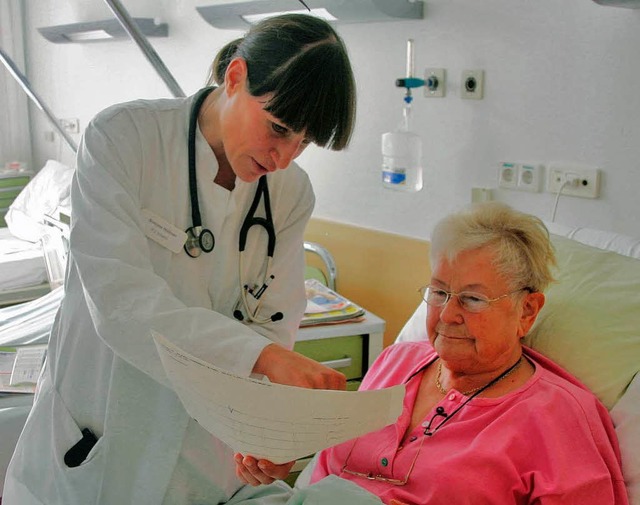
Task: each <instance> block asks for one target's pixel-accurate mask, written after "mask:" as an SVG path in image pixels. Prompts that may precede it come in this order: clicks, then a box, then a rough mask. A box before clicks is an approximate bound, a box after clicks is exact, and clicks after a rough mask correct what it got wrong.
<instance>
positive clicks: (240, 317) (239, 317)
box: [233, 309, 244, 321]
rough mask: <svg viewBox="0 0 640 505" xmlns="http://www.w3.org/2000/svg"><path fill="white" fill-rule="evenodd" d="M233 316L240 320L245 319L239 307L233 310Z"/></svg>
mask: <svg viewBox="0 0 640 505" xmlns="http://www.w3.org/2000/svg"><path fill="white" fill-rule="evenodd" d="M233 317H235V318H236V319H237V320H238V321H243V320H244V315H243V314H242V311H241V310H239V309H236V310H234V311H233Z"/></svg>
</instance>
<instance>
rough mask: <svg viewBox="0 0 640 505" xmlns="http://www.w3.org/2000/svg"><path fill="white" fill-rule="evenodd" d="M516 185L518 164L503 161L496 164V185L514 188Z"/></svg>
mask: <svg viewBox="0 0 640 505" xmlns="http://www.w3.org/2000/svg"><path fill="white" fill-rule="evenodd" d="M517 186H518V165H517V163H511V162H508V161H503V162H501V163H500V164H499V165H498V187H500V188H504V189H516V187H517Z"/></svg>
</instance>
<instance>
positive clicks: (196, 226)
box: [184, 87, 284, 324]
mask: <svg viewBox="0 0 640 505" xmlns="http://www.w3.org/2000/svg"><path fill="white" fill-rule="evenodd" d="M214 89H215V88H213V87H211V88H204V89H203V90H202V91H200V92H199V94H198V95H197V96H196V98H195V100H194V102H193V105H192V107H191V112H190V116H189V137H188V155H189V195H190V197H191V221H192V224H193V226H191V227H189V228H187V230H186V233H187V240H186V242H185V244H184V250H185V252H186V253H187V254H188V255H189V256H190V257H192V258H197V257H199V256H200V255H201V254H202V252H205V253H210V252H211V251H213V248H214V247H215V243H216V241H215V238H214V236H213V232H212V231H211V230H209V229H208V228H203V226H202V218H201V216H200V206H199V203H198V183H197V180H196V128H197V127H198V113H199V112H200V108H201V107H202V104H203V102H204V100H205V99H206V98H207V96H209V93H211V92H212V91H213V90H214ZM260 200H264V210H265V215H266V217H257V216H256V210H257V209H258V206H259V205H260ZM255 225H257V226H262V227H263V228H264V229H265V231H266V232H267V237H268V242H267V268H266V269H265V274H264V277H263V280H262V283H261V284H256V285H253V286H249V285H248V284H243V282H242V257H243V254H242V253H244V250H245V247H246V245H247V236H248V235H249V230H250V229H251V227H252V226H255ZM275 248H276V230H275V227H274V226H273V218H272V216H271V200H270V198H269V186H268V184H267V177H266V176H265V175H263V176H262V177H260V179H259V180H258V187H257V189H256V194H255V196H254V197H253V202H251V207H250V208H249V212H247V215H246V216H245V218H244V221H243V222H242V226H241V227H240V237H239V240H238V250H239V252H240V254H239V261H238V268H239V273H238V278H239V279H240V298H239V300H238V302H237V303H236V305H235V307H234V310H233V317H235V318H236V319H237V320H239V321H243V320H244V319H245V318H246V319H247V320H249V321H251V322H254V323H258V324H264V323H268V322H276V321H280V320H281V319H283V318H284V315H283V314H282V312H275V313H274V314H272V315H271V317H268V318H261V317H259V316H258V312H259V311H260V307H261V305H262V297H263V296H264V293H265V291H266V290H267V288H268V287H269V284H270V282H271V281H272V280H273V279H274V275H273V274H269V272H270V271H271V264H272V262H273V253H274V251H275ZM249 296H252V297H253V298H254V299H255V300H256V301H257V303H256V307H255V308H254V309H253V310H251V309H250V308H249V298H248V297H249ZM243 306H244V312H243V310H242V309H243Z"/></svg>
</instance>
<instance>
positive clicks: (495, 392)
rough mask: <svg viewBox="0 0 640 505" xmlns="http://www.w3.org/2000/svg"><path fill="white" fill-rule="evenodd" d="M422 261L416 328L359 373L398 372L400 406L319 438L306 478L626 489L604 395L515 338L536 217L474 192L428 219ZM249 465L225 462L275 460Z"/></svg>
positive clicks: (394, 498)
mask: <svg viewBox="0 0 640 505" xmlns="http://www.w3.org/2000/svg"><path fill="white" fill-rule="evenodd" d="M431 262H432V267H433V274H432V277H431V281H430V283H429V285H428V286H425V287H424V288H423V289H422V294H423V296H424V299H425V301H426V302H427V304H428V315H427V321H426V328H427V334H428V338H429V342H406V343H399V344H396V345H393V346H390V347H388V348H387V349H385V350H384V352H383V353H382V354H381V356H380V357H379V358H378V360H377V361H376V363H375V364H374V365H373V367H372V368H371V370H370V371H369V373H368V374H367V376H366V378H365V380H364V382H363V384H362V387H361V389H379V388H384V387H389V386H392V385H395V384H399V383H403V384H405V385H406V396H405V399H404V408H403V412H402V414H401V415H400V417H399V418H398V420H397V422H396V423H395V424H394V425H390V426H387V427H386V428H384V429H382V430H380V431H376V432H373V433H370V434H368V435H366V436H363V437H360V438H357V439H355V440H351V441H349V442H346V443H344V444H341V445H338V446H336V447H333V448H330V449H327V450H325V451H323V452H321V453H320V455H319V457H318V458H317V463H316V466H315V468H314V471H313V474H312V478H311V481H312V482H317V481H319V480H321V479H323V478H324V477H326V476H328V475H332V474H333V475H337V476H340V477H341V478H343V479H347V480H350V481H352V482H354V483H356V484H358V485H359V486H361V487H363V488H364V489H366V490H368V491H370V492H371V493H373V494H374V495H377V496H378V497H380V499H381V500H382V501H383V502H384V503H394V504H436V503H438V504H439V503H442V504H461V503H468V504H474V505H476V504H483V503H492V504H534V503H535V504H543V505H547V504H555V503H562V504H564V505H567V504H582V505H584V504H598V505H603V504H626V503H628V501H627V497H626V492H625V488H624V482H623V478H622V474H621V469H620V458H619V450H618V445H617V440H616V438H615V433H614V431H613V425H612V422H611V420H610V418H609V415H608V413H607V411H606V409H605V407H604V406H603V405H602V404H601V403H600V402H599V401H598V400H597V399H596V397H595V396H594V395H593V394H592V393H590V392H589V391H588V390H586V388H585V387H584V386H583V385H581V384H580V383H579V382H578V381H577V380H576V379H575V378H573V377H572V376H570V375H569V374H568V373H567V372H565V371H564V370H563V369H562V368H560V367H559V366H558V365H556V364H555V363H553V362H551V361H550V360H549V359H547V358H545V357H544V356H542V355H540V354H538V353H536V352H535V351H533V350H531V349H528V348H526V347H524V346H523V345H522V338H523V337H524V336H525V335H526V334H527V332H528V331H529V329H530V328H531V326H532V325H533V323H534V321H535V320H536V316H537V315H538V313H539V311H540V309H541V308H542V306H543V305H544V301H545V297H544V294H543V291H544V289H545V288H546V286H547V285H548V284H549V283H550V282H551V281H552V274H551V267H552V266H553V265H554V264H555V257H554V252H553V249H552V246H551V244H550V241H549V237H548V233H547V230H546V228H545V227H544V225H543V223H542V222H541V221H540V220H539V219H537V218H535V217H533V216H530V215H527V214H522V213H520V212H516V211H515V210H512V209H511V208H509V207H507V206H505V205H501V204H497V203H488V204H481V205H477V206H475V207H472V208H470V209H469V210H467V211H464V212H461V213H458V214H454V215H452V216H449V217H447V218H445V219H444V220H442V221H441V222H440V223H439V224H438V225H437V226H436V228H435V230H434V233H433V236H432V244H431ZM576 351H577V352H579V349H577V350H576ZM262 467H263V468H265V469H266V470H265V472H264V473H263V474H260V473H259V472H253V473H252V472H251V471H250V470H249V469H248V467H247V466H246V465H245V466H240V467H239V470H238V471H239V473H240V474H242V475H244V476H245V479H247V480H251V479H255V478H258V480H259V479H260V478H261V477H264V476H266V475H271V476H275V475H277V470H279V468H278V467H271V466H270V465H269V464H268V463H266V462H262ZM253 468H255V467H253ZM267 480H268V479H267Z"/></svg>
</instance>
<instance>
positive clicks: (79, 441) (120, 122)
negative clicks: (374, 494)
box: [3, 15, 355, 505]
mask: <svg viewBox="0 0 640 505" xmlns="http://www.w3.org/2000/svg"><path fill="white" fill-rule="evenodd" d="M212 76H213V79H214V80H217V82H218V83H219V87H212V88H211V89H206V90H204V91H201V92H200V93H198V94H197V95H196V96H197V97H201V98H202V99H203V101H202V103H201V106H200V107H199V110H195V111H192V109H193V105H194V97H189V98H186V99H171V100H155V101H143V100H139V101H135V102H131V103H127V104H121V105H116V106H113V107H110V108H108V109H106V110H105V111H103V112H101V113H100V114H98V115H97V117H96V118H95V119H94V120H93V121H92V122H91V124H90V125H89V126H88V127H87V129H86V131H85V133H84V137H83V141H82V143H81V147H80V150H79V152H78V160H77V171H76V174H75V177H74V181H73V188H72V208H73V215H72V228H71V250H70V254H69V265H68V269H67V277H66V281H65V289H66V296H65V298H64V301H63V303H62V306H61V309H60V311H59V313H58V315H57V317H56V321H55V324H54V327H53V330H52V334H51V339H50V344H49V352H48V358H47V365H46V367H45V370H44V372H43V376H42V379H41V381H40V384H39V390H38V394H37V395H36V400H35V404H34V407H33V410H32V412H31V415H30V416H29V419H28V420H27V423H26V426H25V429H24V431H23V433H22V435H21V437H20V440H19V442H18V445H17V448H16V451H15V453H14V456H13V459H12V461H11V464H10V467H9V470H8V476H7V480H6V484H5V488H4V496H3V501H4V503H5V504H6V505H31V504H33V505H36V504H38V505H40V504H47V505H53V504H60V505H88V504H101V505H105V504H113V505H124V504H134V503H135V504H136V505H141V504H149V505H158V504H176V505H177V504H180V505H181V504H204V503H207V504H214V503H225V502H228V503H240V502H242V501H243V500H245V499H247V498H249V497H250V496H255V495H256V493H257V494H258V495H260V496H264V495H274V498H275V496H277V494H278V493H280V492H281V488H278V487H277V486H271V487H264V488H261V489H258V490H257V491H256V490H254V489H250V488H243V487H242V484H241V482H240V481H239V480H238V479H237V478H236V476H235V472H234V462H233V453H232V451H231V449H230V448H228V447H227V446H225V445H224V444H223V443H222V442H220V441H219V440H217V439H215V438H214V437H213V436H211V435H210V434H209V433H207V432H206V431H204V429H202V428H201V427H200V426H199V425H198V424H197V422H195V421H194V420H193V419H191V418H190V417H189V415H188V414H187V412H186V411H185V410H184V408H183V406H182V404H181V403H180V401H179V399H178V397H177V396H176V394H175V393H174V391H173V390H172V389H171V385H170V384H169V382H168V380H167V378H166V376H165V374H164V371H163V368H162V364H161V362H160V359H159V356H158V354H157V352H156V348H155V345H154V341H153V338H152V335H151V330H156V331H158V332H159V333H161V334H162V335H164V336H165V337H167V338H168V339H169V340H170V341H172V342H174V343H175V344H177V345H178V346H179V347H181V348H183V349H185V350H186V351H187V352H189V353H191V354H194V355H196V356H198V357H199V358H201V359H203V360H206V361H208V362H210V363H213V364H215V365H216V366H218V367H221V368H225V369H227V370H230V371H231V372H234V373H236V374H240V375H243V376H248V375H249V374H251V373H252V372H253V373H259V374H264V375H266V376H267V377H269V379H270V380H271V381H272V382H278V383H282V384H291V385H297V386H303V387H313V388H327V389H340V388H344V385H345V380H344V377H343V376H342V375H341V374H338V373H337V372H335V371H333V370H330V369H328V368H325V367H323V366H321V365H319V364H317V363H316V362H314V361H312V360H309V359H307V358H305V357H303V356H301V355H299V354H296V353H295V352H293V351H291V350H290V349H291V348H292V346H293V343H294V338H295V335H296V331H297V327H298V324H299V321H300V318H301V316H302V313H303V311H304V307H305V296H304V284H303V271H304V256H303V255H304V251H303V245H302V244H303V232H304V229H305V226H306V223H307V220H308V219H309V217H310V215H311V212H312V209H313V205H314V195H313V191H312V189H311V185H310V183H309V180H308V177H307V175H306V174H305V173H304V172H303V171H302V170H301V169H300V168H299V167H298V166H296V165H295V164H294V163H293V160H294V158H295V157H296V156H298V155H299V154H300V153H301V152H302V150H303V149H304V148H305V147H306V145H307V144H308V143H310V142H314V143H316V144H318V145H321V146H327V147H329V148H332V149H334V150H339V149H342V148H344V147H345V146H346V145H347V143H348V141H349V138H350V135H351V132H352V128H353V122H354V113H355V85H354V81H353V75H352V72H351V67H350V63H349V59H348V56H347V52H346V49H345V47H344V44H343V42H342V40H341V39H340V37H339V36H338V35H337V33H336V32H335V31H334V29H333V28H332V27H331V26H330V25H329V24H327V23H326V22H324V21H321V20H318V19H316V18H313V17H310V16H303V15H288V16H281V17H278V18H272V19H269V20H266V21H263V22H262V23H260V24H258V25H256V26H255V27H253V28H252V29H251V30H250V31H249V32H248V33H247V35H246V36H245V37H244V38H242V39H239V40H237V41H234V42H232V43H230V44H229V45H228V46H227V47H225V48H224V49H223V50H222V51H221V52H220V54H219V55H218V57H217V58H216V61H215V62H214V65H213V67H212ZM192 112H194V113H195V116H194V123H193V124H196V123H195V121H197V128H195V131H194V134H195V140H194V142H195V161H196V163H195V167H196V169H195V172H196V173H195V175H196V180H197V196H198V200H199V207H200V209H199V210H200V213H201V220H202V226H203V227H206V228H208V229H209V230H211V232H212V234H213V237H214V238H215V247H214V248H213V250H212V251H211V252H210V253H208V254H207V253H202V254H200V255H199V256H198V257H191V256H190V255H189V254H187V252H185V251H184V250H183V249H182V243H178V244H177V246H176V237H179V236H180V233H179V232H181V231H182V230H186V229H188V228H190V227H191V226H193V225H194V223H193V221H192V218H193V216H192V207H193V206H192V201H191V199H190V183H189V170H188V163H187V160H188V136H189V135H188V133H189V124H190V121H189V120H190V113H192ZM280 169H286V170H280ZM260 178H265V179H266V181H267V185H268V191H269V195H268V197H267V200H270V207H271V209H270V212H271V215H272V221H273V225H274V228H275V233H276V244H275V251H274V254H273V261H272V262H271V264H270V265H267V263H268V262H267V258H266V256H267V252H266V251H267V246H268V239H267V234H266V233H265V230H264V229H263V228H261V227H259V226H255V227H253V228H251V230H250V231H249V233H248V237H247V244H246V249H245V251H244V252H243V253H242V255H240V253H239V251H238V244H239V234H240V229H241V226H242V223H243V220H244V218H245V216H246V215H247V213H248V212H249V209H250V207H251V204H252V201H253V199H254V195H255V194H256V192H257V190H256V188H257V185H258V181H259V179H260ZM264 200H265V197H264V195H263V197H262V199H261V201H260V202H259V205H258V211H257V212H256V215H257V216H260V217H265V218H266V217H268V216H267V212H268V211H266V210H265V205H264V203H265V202H264ZM162 230H164V234H163V232H162ZM209 245H210V244H207V243H206V241H205V243H203V247H205V248H208V247H209ZM193 253H194V251H191V254H193ZM240 256H241V257H242V261H240V259H241V258H240ZM268 267H269V273H270V274H272V275H273V279H272V281H271V283H270V285H269V288H268V290H267V291H266V292H265V294H264V296H262V297H261V298H260V302H261V303H260V306H259V310H258V311H257V313H256V315H255V317H254V319H255V320H257V321H259V323H255V322H249V320H248V319H249V317H247V313H251V312H253V311H254V309H255V306H256V301H255V300H254V299H253V298H252V297H251V296H248V297H247V298H248V299H249V301H248V305H249V307H248V309H249V310H247V308H246V307H244V306H243V305H242V304H240V303H239V300H240V296H241V289H242V286H243V285H244V284H249V285H251V284H252V283H257V284H260V283H261V282H262V280H263V279H264V275H265V270H266V269H267V268H268ZM239 270H241V273H239ZM238 308H240V309H241V311H243V315H244V320H243V322H239V321H237V320H236V319H234V318H233V314H234V311H236V310H237V309H238ZM278 313H280V314H278ZM211 387H216V385H215V384H212V385H211ZM265 503H268V501H267V502H265Z"/></svg>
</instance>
